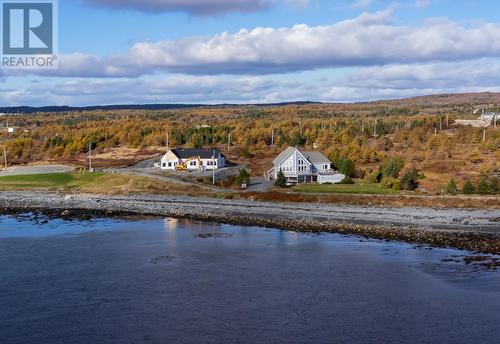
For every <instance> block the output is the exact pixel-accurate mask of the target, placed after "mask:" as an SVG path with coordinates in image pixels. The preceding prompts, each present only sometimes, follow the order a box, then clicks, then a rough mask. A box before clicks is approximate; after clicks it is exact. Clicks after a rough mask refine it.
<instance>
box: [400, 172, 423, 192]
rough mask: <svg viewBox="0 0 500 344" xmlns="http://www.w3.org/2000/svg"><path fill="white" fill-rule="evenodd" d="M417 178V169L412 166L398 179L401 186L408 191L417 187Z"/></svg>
mask: <svg viewBox="0 0 500 344" xmlns="http://www.w3.org/2000/svg"><path fill="white" fill-rule="evenodd" d="M417 179H418V173H417V169H416V168H415V167H413V168H412V169H411V170H409V171H408V172H406V173H405V174H404V175H403V176H402V177H401V179H400V180H399V181H400V182H401V188H402V189H404V190H410V191H413V190H415V189H416V188H417V187H418V181H417Z"/></svg>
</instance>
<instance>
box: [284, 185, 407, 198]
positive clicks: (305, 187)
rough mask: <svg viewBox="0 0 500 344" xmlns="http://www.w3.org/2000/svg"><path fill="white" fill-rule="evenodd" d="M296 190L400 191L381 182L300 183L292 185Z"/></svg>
mask: <svg viewBox="0 0 500 344" xmlns="http://www.w3.org/2000/svg"><path fill="white" fill-rule="evenodd" d="M292 190H293V191H295V192H303V193H340V194H369V195H377V194H382V195H398V194H400V191H394V190H392V189H384V188H383V187H382V186H381V185H380V184H365V183H362V182H356V183H355V184H350V185H349V184H334V185H332V184H300V185H296V186H294V187H292Z"/></svg>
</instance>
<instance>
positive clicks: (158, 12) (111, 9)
mask: <svg viewBox="0 0 500 344" xmlns="http://www.w3.org/2000/svg"><path fill="white" fill-rule="evenodd" d="M498 13H500V1H491V0H477V1H475V0H399V1H397V0H396V1H391V0H357V1H344V0H61V1H59V50H60V68H59V69H58V70H53V71H38V72H30V73H27V72H21V71H16V72H13V71H5V70H3V71H0V82H1V85H0V106H14V105H32V106H40V105H92V104H128V103H156V102H161V103H209V104H213V103H267V102H282V101H298V100H313V101H325V102H354V101H365V100H374V99H386V98H401V97H408V96H414V95H423V94H434V93H451V92H479V91H500V19H498V18H499V17H498Z"/></svg>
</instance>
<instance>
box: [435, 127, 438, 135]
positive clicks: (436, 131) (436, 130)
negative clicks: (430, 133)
mask: <svg viewBox="0 0 500 344" xmlns="http://www.w3.org/2000/svg"><path fill="white" fill-rule="evenodd" d="M437 134H438V128H437V127H434V135H437Z"/></svg>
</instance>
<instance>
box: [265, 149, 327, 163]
mask: <svg viewBox="0 0 500 344" xmlns="http://www.w3.org/2000/svg"><path fill="white" fill-rule="evenodd" d="M295 151H298V152H299V153H300V154H302V156H304V158H306V159H307V160H308V161H309V162H310V163H311V164H331V163H332V162H331V161H330V160H329V159H328V158H327V157H326V156H324V155H323V154H321V153H320V152H315V151H302V150H300V149H298V148H295V147H288V148H287V149H285V150H284V151H283V152H281V153H280V154H279V155H278V156H277V157H276V159H274V161H273V162H274V164H275V165H279V164H281V163H282V162H283V161H285V160H286V159H287V158H288V157H289V156H290V155H291V154H292V153H293V152H295Z"/></svg>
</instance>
